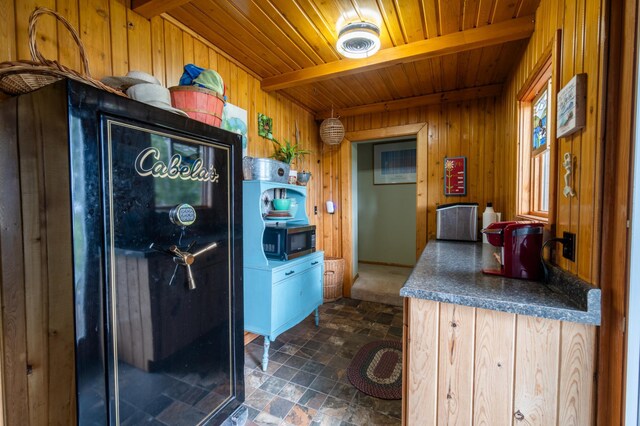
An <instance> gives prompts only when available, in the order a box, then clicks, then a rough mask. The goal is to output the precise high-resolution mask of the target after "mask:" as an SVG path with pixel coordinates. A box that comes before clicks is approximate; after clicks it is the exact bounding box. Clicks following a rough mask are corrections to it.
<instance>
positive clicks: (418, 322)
mask: <svg viewBox="0 0 640 426" xmlns="http://www.w3.org/2000/svg"><path fill="white" fill-rule="evenodd" d="M404 316H405V321H404V325H405V329H404V330H405V336H404V357H405V359H404V371H405V380H404V382H403V383H404V395H403V424H404V425H408V426H418V425H427V424H428V425H472V424H473V425H490V426H500V425H514V426H516V425H543V426H549V425H562V426H567V425H579V426H586V425H592V424H594V418H595V397H594V396H595V394H594V392H595V374H594V373H595V344H596V327H595V326H593V325H586V324H578V323H573V322H567V321H557V320H550V319H543V318H536V317H531V316H526V315H516V314H511V313H505V312H497V311H491V310H486V309H480V308H472V307H467V306H460V305H454V304H448V303H440V302H434V301H430V300H423V299H416V298H406V299H405V310H404Z"/></svg>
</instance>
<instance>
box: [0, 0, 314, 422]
mask: <svg viewBox="0 0 640 426" xmlns="http://www.w3.org/2000/svg"><path fill="white" fill-rule="evenodd" d="M36 6H45V7H49V8H51V9H54V10H57V11H58V12H60V13H61V14H63V15H64V16H65V17H66V18H67V19H69V20H70V21H71V23H72V24H73V25H74V26H75V27H76V28H77V29H78V30H79V33H80V36H81V38H82V40H83V42H84V44H85V47H86V49H87V52H88V56H89V58H88V59H89V63H90V66H91V73H92V76H93V77H97V78H101V77H104V76H107V75H124V74H126V73H127V71H129V70H142V71H146V72H149V73H152V74H154V75H155V76H156V77H158V78H159V79H160V81H161V82H162V83H163V84H165V85H168V86H172V85H176V84H177V82H178V79H179V77H180V75H181V73H182V67H183V65H184V64H185V63H195V64H197V65H200V66H203V67H208V68H213V69H216V70H217V71H218V72H219V73H220V74H221V75H222V77H223V79H224V81H225V83H226V85H227V97H228V101H229V102H231V103H233V104H235V105H238V106H239V107H241V108H244V109H246V110H247V111H248V121H249V122H248V124H249V155H252V156H268V155H270V153H271V144H270V143H266V141H265V140H264V139H262V138H260V137H259V136H258V133H257V113H258V112H262V113H265V114H267V115H268V116H270V117H272V118H273V122H274V132H273V133H274V135H275V136H276V137H277V138H279V139H281V140H282V139H284V138H287V139H291V140H293V139H294V134H295V129H296V126H297V127H298V128H299V130H300V136H301V139H300V141H301V144H302V146H303V147H304V148H306V149H310V150H312V151H313V152H314V154H312V155H311V156H310V157H309V158H307V159H305V161H304V162H302V164H300V165H298V167H299V168H304V169H306V170H310V171H311V172H312V174H313V177H312V179H311V182H310V184H309V187H308V188H309V197H308V205H307V207H308V208H309V209H312V208H313V206H315V205H320V203H321V202H322V197H321V195H322V190H321V189H322V174H321V173H320V165H319V163H318V160H319V158H321V155H320V154H321V150H322V147H321V145H319V143H318V140H319V138H318V125H317V123H316V122H315V121H314V118H313V115H312V114H310V113H309V112H308V111H307V110H305V109H303V108H301V107H300V106H298V105H296V104H295V103H294V102H292V101H290V100H288V99H285V98H283V97H282V96H280V95H277V94H267V93H265V92H263V91H262V90H261V89H260V81H259V80H258V79H257V78H256V77H255V76H254V75H253V74H252V73H251V71H250V70H247V69H245V68H244V67H242V66H240V65H238V64H237V63H235V62H234V61H233V60H231V59H230V58H229V57H227V56H226V55H225V54H224V53H222V52H221V51H220V50H219V49H218V48H216V47H215V46H213V45H211V44H210V43H208V42H206V41H205V40H204V39H202V38H201V37H200V36H198V35H197V34H195V33H194V32H193V31H191V30H189V29H187V28H185V27H183V26H182V25H180V24H178V23H177V22H175V21H174V20H172V19H171V18H169V17H165V16H162V17H156V18H153V19H152V20H151V21H149V20H146V19H145V18H143V17H141V16H139V15H137V14H136V13H134V12H132V11H131V10H130V9H129V8H128V7H127V6H126V2H125V0H86V1H84V0H82V1H80V0H19V1H18V0H0V21H1V22H2V25H0V62H1V61H6V60H15V59H28V58H29V48H28V40H27V24H28V17H29V15H30V13H31V12H32V11H33V10H34V9H35V7H36ZM37 29H38V47H39V49H40V51H41V52H42V53H43V54H44V56H45V57H47V58H49V59H56V60H59V61H60V62H61V63H63V64H65V65H67V66H70V67H72V68H74V69H79V67H80V60H79V57H78V53H77V50H76V48H75V47H74V45H73V41H72V39H71V37H70V36H69V35H68V34H67V33H66V32H65V31H66V30H65V29H64V28H63V27H62V25H60V24H56V22H55V20H54V19H53V18H52V17H44V18H43V19H41V20H40V21H39V23H38V27H37ZM11 158H12V157H11V156H10V155H9V156H8V157H7V161H9V160H10V159H11ZM14 160H15V159H14ZM16 164H18V161H17V160H16V161H13V162H11V166H12V167H13V168H12V167H5V168H3V171H4V172H7V173H9V172H12V173H15V175H14V176H13V177H9V176H8V175H7V176H5V178H4V179H3V178H2V176H0V180H2V181H3V182H5V183H7V182H8V183H11V182H13V180H14V179H15V178H17V176H18V170H17V169H15V170H14V168H15V166H16ZM34 182H35V181H34ZM14 183H15V182H14ZM5 186H6V187H7V188H16V190H18V189H19V188H18V186H17V185H5ZM64 187H65V186H61V187H60V190H61V191H64ZM7 191H9V190H7ZM5 192H6V191H5ZM5 195H7V197H11V196H13V195H14V193H13V189H11V190H10V191H9V192H7V193H6V194H5ZM5 198H6V197H5ZM7 199H8V198H7ZM3 200H4V198H3ZM27 201H28V200H27ZM309 216H310V220H311V222H312V223H315V224H317V226H318V232H319V233H320V234H319V235H322V225H323V222H322V221H321V220H319V218H318V217H317V216H314V215H313V214H310V215H309ZM2 217H4V216H2ZM15 218H18V219H16V220H19V216H17V215H13V216H12V219H11V220H14V219H15ZM6 219H7V220H9V218H8V217H7V218H6ZM27 219H29V220H31V219H32V218H27ZM1 222H2V223H4V221H1ZM4 225H6V227H5V226H4ZM4 225H3V228H7V229H8V228H9V226H10V224H9V223H4ZM29 225H30V226H31V228H29V229H32V228H33V226H37V222H33V223H31V222H29ZM32 225H33V226H32ZM12 229H13V230H14V231H15V230H17V231H19V230H20V227H17V228H16V227H12ZM33 229H35V228H33ZM0 232H3V239H2V240H3V241H4V240H5V238H4V236H6V235H4V234H7V232H6V230H5V231H0ZM11 235H13V234H11ZM23 238H24V242H21V243H20V245H19V246H20V247H24V252H25V253H21V254H19V256H20V257H23V256H26V254H27V253H26V252H27V248H28V247H30V246H31V245H32V241H31V238H32V235H31V234H25V236H23ZM322 244H323V241H322V240H319V241H318V245H319V246H320V248H321V247H322ZM19 251H23V250H22V249H21V250H19ZM14 256H15V254H14ZM32 260H33V259H32ZM35 260H36V264H37V259H35ZM30 265H31V266H30V269H29V271H26V272H28V273H25V271H23V270H22V269H20V270H19V271H18V270H15V267H12V268H11V269H6V270H4V272H3V270H2V269H3V268H2V266H3V265H2V264H1V263H0V288H2V289H3V292H2V295H1V298H0V300H2V302H3V304H2V309H3V312H2V318H4V320H5V323H3V324H1V327H0V355H2V357H3V358H5V357H8V354H10V355H11V356H10V358H11V359H12V360H20V365H11V366H9V367H10V371H7V369H6V368H5V367H8V366H7V365H6V364H4V365H2V366H0V374H2V377H0V383H2V386H0V388H1V389H0V397H2V401H0V425H2V424H21V425H45V424H61V425H62V424H65V425H66V424H72V423H74V421H75V420H74V419H75V407H74V406H73V398H68V397H67V396H68V395H67V394H69V395H71V394H74V393H75V392H74V389H73V386H72V382H73V377H70V376H68V375H67V377H66V378H63V379H60V380H58V379H59V378H57V377H56V374H57V372H56V371H51V372H49V374H50V376H49V379H47V377H46V374H47V372H46V371H45V369H44V368H45V367H46V366H47V365H48V363H49V362H50V361H49V360H48V353H47V350H48V349H47V348H48V346H47V344H58V343H57V341H58V340H60V339H59V338H58V339H53V338H52V337H51V336H50V334H51V333H56V332H57V329H58V327H65V328H66V329H68V326H69V324H66V325H61V324H62V323H61V321H60V318H63V317H64V318H67V317H68V316H69V315H71V313H70V312H67V311H66V310H67V309H68V305H65V304H60V303H54V302H56V301H57V300H58V298H59V297H60V294H59V293H58V292H57V291H53V290H52V291H48V287H47V283H46V282H42V283H39V284H38V282H37V281H38V280H35V281H34V280H30V281H29V280H27V277H26V276H32V277H34V276H35V275H37V274H38V269H37V268H36V269H34V268H33V267H32V266H33V262H31V263H30ZM41 266H42V267H47V265H45V264H43V265H41ZM49 266H51V265H49ZM54 266H55V265H54ZM18 273H19V275H15V276H14V275H12V274H18ZM34 274H35V275H34ZM34 279H35V278H34ZM65 282H66V281H65ZM29 283H31V284H29ZM34 283H35V284H34ZM68 288H69V289H70V288H71V287H68ZM7 289H8V290H7ZM63 309H64V310H65V311H64V312H62V311H61V310H63ZM64 335H65V336H67V334H66V333H64ZM47 342H48V343H47ZM60 344H64V345H66V347H67V348H69V349H70V348H72V343H71V342H69V341H65V342H61V343H60ZM56 362H58V361H56ZM65 362H67V363H72V362H73V356H71V355H70V356H68V357H67V358H66V361H65ZM27 365H33V366H34V367H33V372H30V376H28V378H27V376H26V374H27ZM67 371H68V370H60V374H62V373H65V372H67ZM70 381H71V382H70ZM59 385H61V389H62V390H63V391H64V392H62V391H61V390H60V389H58V390H57V391H55V392H54V390H56V386H59ZM7 395H11V401H13V402H15V401H19V403H16V404H12V405H11V406H6V405H5V402H6V397H7ZM63 400H64V401H66V403H65V402H64V401H63Z"/></svg>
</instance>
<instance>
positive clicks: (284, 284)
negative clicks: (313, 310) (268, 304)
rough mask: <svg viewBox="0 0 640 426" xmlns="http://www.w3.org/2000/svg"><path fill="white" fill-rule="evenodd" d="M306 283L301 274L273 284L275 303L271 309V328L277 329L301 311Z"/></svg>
mask: <svg viewBox="0 0 640 426" xmlns="http://www.w3.org/2000/svg"><path fill="white" fill-rule="evenodd" d="M303 284H304V281H303V279H301V276H297V275H296V276H294V277H292V278H288V279H286V280H282V281H280V282H278V283H275V284H274V285H273V299H272V300H273V304H272V309H271V324H272V325H271V330H272V331H273V330H277V329H278V328H280V327H281V326H282V325H284V324H285V323H287V322H288V321H289V320H291V319H292V318H294V317H296V316H297V315H298V314H299V313H300V311H301V308H302V307H301V306H300V292H301V287H302V285H303Z"/></svg>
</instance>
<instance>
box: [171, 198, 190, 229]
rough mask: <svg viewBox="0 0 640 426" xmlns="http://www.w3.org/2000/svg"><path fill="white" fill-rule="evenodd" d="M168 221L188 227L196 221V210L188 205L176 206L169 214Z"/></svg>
mask: <svg viewBox="0 0 640 426" xmlns="http://www.w3.org/2000/svg"><path fill="white" fill-rule="evenodd" d="M169 219H171V222H173V223H174V224H176V225H178V226H189V225H191V224H193V222H195V221H196V209H194V208H193V206H191V205H190V204H186V203H184V204H178V205H177V206H175V207H174V208H172V209H171V211H170V212H169Z"/></svg>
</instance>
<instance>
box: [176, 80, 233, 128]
mask: <svg viewBox="0 0 640 426" xmlns="http://www.w3.org/2000/svg"><path fill="white" fill-rule="evenodd" d="M169 91H171V105H173V106H174V107H175V108H178V109H181V110H183V111H184V112H186V113H187V114H188V115H189V117H191V118H193V119H194V120H198V121H202V122H203V123H207V124H208V125H210V126H216V127H220V125H221V124H222V109H223V107H224V98H223V97H222V96H221V95H219V94H218V93H216V92H214V91H213V90H209V89H205V88H203V87H198V86H173V87H169Z"/></svg>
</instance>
